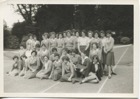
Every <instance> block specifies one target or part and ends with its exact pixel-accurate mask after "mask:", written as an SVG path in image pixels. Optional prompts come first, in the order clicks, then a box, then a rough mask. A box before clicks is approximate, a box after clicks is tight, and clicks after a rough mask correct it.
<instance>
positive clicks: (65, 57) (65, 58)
mask: <svg viewBox="0 0 140 99" xmlns="http://www.w3.org/2000/svg"><path fill="white" fill-rule="evenodd" d="M62 60H63V61H64V60H66V61H70V59H69V57H68V56H63V57H62Z"/></svg>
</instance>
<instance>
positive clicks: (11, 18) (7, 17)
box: [3, 5, 24, 28]
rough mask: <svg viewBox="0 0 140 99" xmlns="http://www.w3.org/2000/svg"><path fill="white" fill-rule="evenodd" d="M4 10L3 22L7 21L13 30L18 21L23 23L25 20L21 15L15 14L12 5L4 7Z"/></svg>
mask: <svg viewBox="0 0 140 99" xmlns="http://www.w3.org/2000/svg"><path fill="white" fill-rule="evenodd" d="M3 9H4V11H3V20H4V21H6V24H7V26H8V27H9V28H12V27H13V24H14V23H16V22H18V21H19V22H22V21H23V20H24V19H23V18H22V16H21V15H20V14H18V13H17V12H15V9H14V8H13V6H12V5H7V6H4V7H3Z"/></svg>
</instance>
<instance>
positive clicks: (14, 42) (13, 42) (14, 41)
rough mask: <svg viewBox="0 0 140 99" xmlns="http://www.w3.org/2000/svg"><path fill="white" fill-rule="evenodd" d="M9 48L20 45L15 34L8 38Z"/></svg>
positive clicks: (15, 47)
mask: <svg viewBox="0 0 140 99" xmlns="http://www.w3.org/2000/svg"><path fill="white" fill-rule="evenodd" d="M7 43H8V48H10V49H17V48H18V47H19V39H18V38H17V37H16V36H15V35H10V36H9V37H8V38H7Z"/></svg>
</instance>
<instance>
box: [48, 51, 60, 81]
mask: <svg viewBox="0 0 140 99" xmlns="http://www.w3.org/2000/svg"><path fill="white" fill-rule="evenodd" d="M54 59H55V60H54V62H53V67H52V72H51V75H50V77H49V78H51V79H53V80H54V81H57V80H59V79H60V78H61V75H62V61H61V60H60V55H59V54H58V53H55V54H54Z"/></svg>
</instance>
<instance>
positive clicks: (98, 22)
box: [3, 3, 137, 94]
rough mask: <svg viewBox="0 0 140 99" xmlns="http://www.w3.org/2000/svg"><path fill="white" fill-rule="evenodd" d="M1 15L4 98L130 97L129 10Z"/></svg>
mask: <svg viewBox="0 0 140 99" xmlns="http://www.w3.org/2000/svg"><path fill="white" fill-rule="evenodd" d="M4 9H5V11H4V17H3V71H4V72H3V91H4V93H47V94H49V93H52V94H53V93H54V94H55V93H58V94H59V93H60V94H61V93H66V94H67V93H75V94H76V93H84V94H87V93H88V94H98V93H102V94H106V93H107V94H133V93H134V85H135V84H134V79H135V76H134V73H135V71H134V69H137V67H135V65H134V44H135V43H134V41H135V40H134V34H135V33H134V5H133V4H80V3H79V4H25V3H23V4H7V5H6V6H4Z"/></svg>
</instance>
